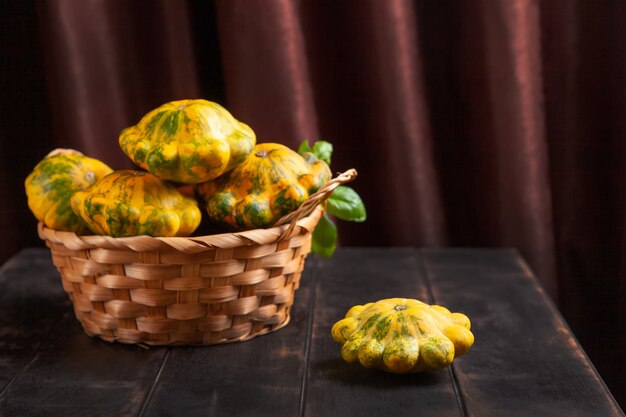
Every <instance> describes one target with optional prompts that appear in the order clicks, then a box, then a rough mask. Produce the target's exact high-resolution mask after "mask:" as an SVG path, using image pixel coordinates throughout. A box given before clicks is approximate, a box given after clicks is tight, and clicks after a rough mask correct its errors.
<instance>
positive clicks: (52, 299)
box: [0, 249, 70, 397]
mask: <svg viewBox="0 0 626 417" xmlns="http://www.w3.org/2000/svg"><path fill="white" fill-rule="evenodd" d="M0 288H2V291H1V292H0V306H2V314H0V397H2V394H3V393H4V391H6V389H7V388H8V387H9V385H10V384H11V382H12V381H13V380H14V379H15V377H17V375H18V374H19V373H20V372H21V371H22V370H23V369H24V367H25V366H26V365H27V364H28V363H29V362H30V361H31V360H32V358H33V356H34V354H35V352H36V351H37V349H38V348H39V346H40V345H41V343H42V341H43V340H45V339H46V337H47V336H48V335H49V334H50V332H51V331H52V329H53V328H54V325H55V324H56V323H57V322H58V321H59V320H60V319H61V318H62V317H63V315H64V314H65V313H66V312H67V311H69V310H70V307H69V305H70V302H69V298H68V297H67V295H66V294H65V292H64V291H63V287H62V286H61V279H60V278H59V275H58V273H57V271H56V269H55V268H54V266H52V263H51V262H50V252H49V251H48V250H45V249H27V250H23V251H21V252H20V253H18V254H17V255H15V256H14V257H13V258H11V259H10V260H9V261H7V263H6V264H4V266H3V267H2V269H1V270H0Z"/></svg>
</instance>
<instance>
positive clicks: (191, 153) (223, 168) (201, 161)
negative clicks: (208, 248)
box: [119, 99, 256, 184]
mask: <svg viewBox="0 0 626 417" xmlns="http://www.w3.org/2000/svg"><path fill="white" fill-rule="evenodd" d="M255 143H256V136H255V134H254V132H253V131H252V129H251V128H250V127H249V126H248V125H246V124H244V123H241V122H239V121H237V120H236V119H235V118H234V117H233V116H232V115H231V114H230V113H229V112H228V110H226V109H225V108H223V107H222V106H220V105H219V104H217V103H214V102H211V101H207V100H200V99H199V100H178V101H172V102H170V103H166V104H164V105H162V106H160V107H158V108H156V109H154V110H152V111H151V112H149V113H148V114H146V115H145V116H144V117H143V118H142V119H141V120H140V121H139V123H138V124H136V125H135V126H131V127H128V128H126V129H124V130H123V131H122V133H121V134H120V137H119V144H120V147H121V148H122V150H123V151H124V153H125V154H126V155H128V157H129V158H130V159H131V160H132V161H133V162H134V163H135V164H136V165H138V166H139V167H141V168H143V169H146V170H148V171H149V172H151V173H152V174H154V175H156V176H157V177H159V178H162V179H166V180H170V181H175V182H181V183H187V184H198V183H200V182H204V181H208V180H212V179H213V178H216V177H218V176H219V175H222V174H223V173H225V172H228V171H230V170H232V169H233V168H234V167H235V166H237V165H238V164H239V163H241V162H242V161H243V160H244V159H245V157H246V156H247V155H248V154H249V153H250V152H251V151H252V148H253V147H254V144H255Z"/></svg>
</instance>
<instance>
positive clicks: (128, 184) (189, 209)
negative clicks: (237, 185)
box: [71, 170, 201, 237]
mask: <svg viewBox="0 0 626 417" xmlns="http://www.w3.org/2000/svg"><path fill="white" fill-rule="evenodd" d="M71 205H72V210H74V212H75V213H76V214H77V215H79V216H80V217H81V218H82V219H83V221H84V222H85V223H86V224H87V226H89V228H90V229H91V230H92V231H93V232H94V233H96V234H100V235H108V236H113V237H127V236H139V235H149V236H163V237H167V236H189V235H190V234H191V233H193V232H194V231H195V230H196V228H197V227H198V225H199V224H200V220H201V212H200V209H199V208H198V203H197V202H196V200H194V199H192V198H188V197H184V196H183V195H182V194H180V193H179V192H178V190H177V189H176V188H175V187H174V186H173V185H171V184H169V183H167V182H165V181H163V180H161V179H159V178H157V177H155V176H154V175H152V174H150V173H148V172H144V171H132V170H123V171H115V172H112V173H111V174H109V175H107V176H105V177H104V178H102V179H101V180H100V181H98V182H97V183H95V184H94V185H92V186H91V187H89V188H87V189H85V190H83V191H80V192H77V193H76V194H74V196H73V197H72V200H71Z"/></svg>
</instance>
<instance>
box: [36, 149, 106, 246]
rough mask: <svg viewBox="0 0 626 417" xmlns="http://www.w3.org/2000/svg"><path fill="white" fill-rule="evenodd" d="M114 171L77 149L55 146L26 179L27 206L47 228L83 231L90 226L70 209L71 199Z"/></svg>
mask: <svg viewBox="0 0 626 417" xmlns="http://www.w3.org/2000/svg"><path fill="white" fill-rule="evenodd" d="M111 171H112V170H111V168H109V167H108V166H107V165H106V164H104V163H103V162H100V161H98V160H97V159H93V158H89V157H86V156H85V155H83V154H82V153H80V152H78V151H75V150H73V149H56V150H54V151H52V152H50V153H49V154H48V155H47V156H46V157H45V158H44V159H43V160H41V161H40V162H39V163H38V164H37V165H36V166H35V168H34V169H33V171H32V172H31V173H30V175H28V177H27V178H26V181H25V182H24V187H25V189H26V196H27V197H28V207H29V208H30V210H31V211H32V212H33V214H34V215H35V218H37V220H39V221H40V222H42V223H43V224H44V225H45V226H46V227H48V228H50V229H54V230H61V231H68V232H74V233H77V234H82V233H84V232H86V231H87V230H88V229H87V226H86V225H85V223H83V222H82V221H81V220H80V218H79V217H78V216H76V215H75V214H74V212H73V211H72V210H71V209H70V199H71V197H72V195H73V194H74V193H75V192H77V191H80V190H83V189H85V188H87V187H89V186H90V185H92V184H93V183H95V182H96V181H97V180H99V179H100V178H102V177H104V176H105V175H106V174H108V173H110V172H111Z"/></svg>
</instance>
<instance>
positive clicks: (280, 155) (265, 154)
mask: <svg viewBox="0 0 626 417" xmlns="http://www.w3.org/2000/svg"><path fill="white" fill-rule="evenodd" d="M330 177H331V173H330V168H329V167H328V165H327V164H326V163H325V162H324V161H322V160H320V159H317V158H316V157H315V156H314V155H313V154H311V153H307V154H304V156H301V155H299V154H298V153H296V152H294V151H292V150H291V149H289V148H288V147H286V146H284V145H281V144H278V143H262V144H259V145H257V146H255V147H254V150H253V151H252V153H251V154H250V155H248V157H247V158H246V159H245V160H244V161H243V162H242V163H241V165H239V166H238V167H237V168H235V169H234V170H233V171H232V172H231V173H230V174H228V175H226V176H223V177H220V178H218V179H216V180H214V181H209V182H206V183H202V184H200V185H199V186H198V194H199V195H200V196H201V197H202V199H203V200H204V201H205V203H206V210H207V213H208V215H209V219H210V220H211V222H213V223H214V224H216V225H219V226H225V227H229V228H232V229H236V230H246V229H254V228H265V227H268V226H272V225H273V224H274V223H275V222H276V221H277V220H278V219H280V218H281V217H282V216H284V215H286V214H288V213H290V212H292V211H294V210H295V209H297V208H298V207H299V206H300V204H302V203H303V202H304V201H305V200H306V199H307V198H308V197H309V195H311V194H312V193H314V192H315V191H317V190H318V189H319V188H320V187H321V186H322V185H324V183H326V182H327V181H328V180H329V179H330Z"/></svg>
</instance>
